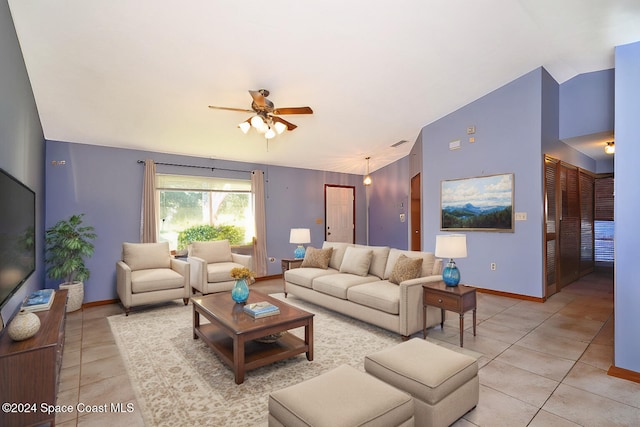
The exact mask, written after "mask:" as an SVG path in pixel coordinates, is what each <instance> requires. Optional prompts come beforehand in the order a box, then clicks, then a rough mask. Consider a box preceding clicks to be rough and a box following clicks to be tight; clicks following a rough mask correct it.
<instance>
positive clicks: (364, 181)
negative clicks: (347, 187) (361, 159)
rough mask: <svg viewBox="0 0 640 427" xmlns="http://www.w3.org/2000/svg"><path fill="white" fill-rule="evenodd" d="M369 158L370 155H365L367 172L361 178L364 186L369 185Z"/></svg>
mask: <svg viewBox="0 0 640 427" xmlns="http://www.w3.org/2000/svg"><path fill="white" fill-rule="evenodd" d="M369 159H371V157H365V160H366V161H367V174H366V175H365V176H364V178H363V180H362V184H364V185H365V186H369V185H371V182H372V181H371V175H369Z"/></svg>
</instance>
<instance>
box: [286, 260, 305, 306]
mask: <svg viewBox="0 0 640 427" xmlns="http://www.w3.org/2000/svg"><path fill="white" fill-rule="evenodd" d="M302 261H303V259H302V258H282V263H281V266H282V281H283V283H284V297H285V298H286V297H287V281H286V280H284V272H285V271H287V270H291V269H294V268H299V267H300V265H302Z"/></svg>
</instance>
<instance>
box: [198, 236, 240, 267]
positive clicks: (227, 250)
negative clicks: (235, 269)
mask: <svg viewBox="0 0 640 427" xmlns="http://www.w3.org/2000/svg"><path fill="white" fill-rule="evenodd" d="M189 256H193V257H198V258H202V259H203V260H204V261H205V262H206V263H207V264H211V263H214V262H231V261H233V259H232V258H231V244H229V241H228V240H213V241H210V242H193V243H191V248H190V250H189Z"/></svg>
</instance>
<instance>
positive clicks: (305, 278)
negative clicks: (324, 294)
mask: <svg viewBox="0 0 640 427" xmlns="http://www.w3.org/2000/svg"><path fill="white" fill-rule="evenodd" d="M330 274H338V270H334V269H333V268H327V269H326V270H325V269H322V268H294V269H292V270H287V271H285V272H284V280H285V281H286V282H289V283H293V284H294V285H299V286H304V287H305V288H309V289H311V284H312V282H313V280H314V279H315V278H316V277H321V276H328V275H330Z"/></svg>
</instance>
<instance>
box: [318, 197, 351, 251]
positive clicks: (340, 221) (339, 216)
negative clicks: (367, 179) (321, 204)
mask: <svg viewBox="0 0 640 427" xmlns="http://www.w3.org/2000/svg"><path fill="white" fill-rule="evenodd" d="M355 191H356V189H355V187H345V186H337V185H325V187H324V200H325V240H326V241H327V242H347V243H354V241H355V231H356V224H355V200H356V199H355Z"/></svg>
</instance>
